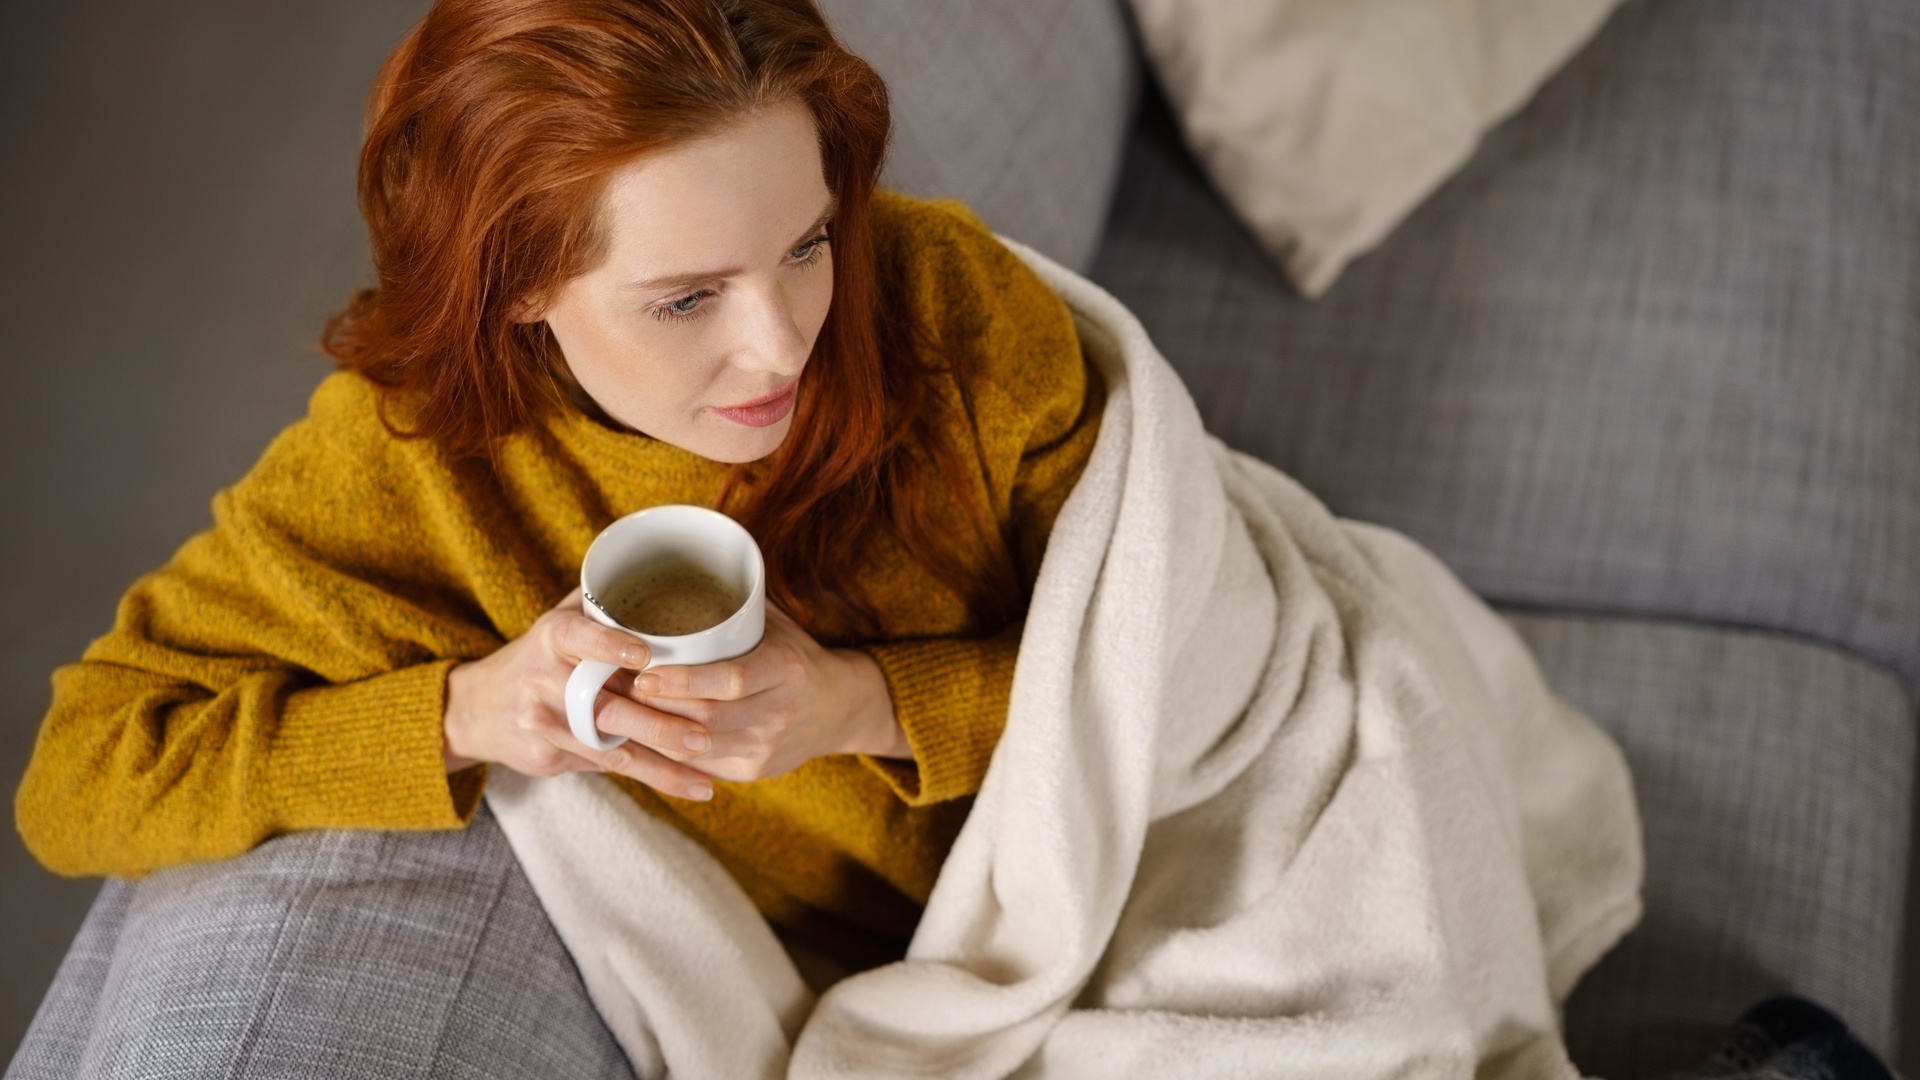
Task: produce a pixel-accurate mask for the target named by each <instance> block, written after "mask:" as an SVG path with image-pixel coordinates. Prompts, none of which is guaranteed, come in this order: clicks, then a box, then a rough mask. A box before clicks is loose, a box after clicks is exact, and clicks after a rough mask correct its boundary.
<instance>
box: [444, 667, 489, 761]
mask: <svg viewBox="0 0 1920 1080" xmlns="http://www.w3.org/2000/svg"><path fill="white" fill-rule="evenodd" d="M472 667H473V662H472V661H468V662H467V663H464V664H455V665H454V666H453V667H452V668H451V669H449V670H448V671H447V713H446V715H445V716H443V717H441V720H440V736H441V738H440V745H441V748H442V749H441V756H442V757H443V758H445V760H446V765H447V771H448V772H449V773H456V772H459V771H460V770H461V769H467V768H471V767H473V766H475V765H478V764H480V762H479V761H478V760H477V759H475V758H470V757H464V756H462V755H461V753H460V750H459V749H458V748H456V744H457V743H464V738H463V736H464V735H465V734H466V728H465V726H464V720H465V717H464V715H463V714H462V709H463V708H464V706H465V705H466V704H467V701H468V699H469V698H470V697H471V694H470V693H469V680H470V679H471V678H472V675H473V672H472V670H471V669H472Z"/></svg>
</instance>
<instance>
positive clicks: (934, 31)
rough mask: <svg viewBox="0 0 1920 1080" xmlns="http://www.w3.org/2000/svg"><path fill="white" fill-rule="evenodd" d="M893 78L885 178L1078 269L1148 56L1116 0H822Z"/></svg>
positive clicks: (844, 32)
mask: <svg viewBox="0 0 1920 1080" xmlns="http://www.w3.org/2000/svg"><path fill="white" fill-rule="evenodd" d="M821 7H822V9H823V10H825V12H826V14H827V18H828V20H829V21H830V22H831V23H832V24H833V27H834V30H835V31H836V32H838V33H839V34H840V35H841V37H842V38H844V39H845V40H846V42H847V44H848V45H849V46H851V47H852V48H853V50H854V51H855V52H858V53H859V54H860V55H861V56H863V57H865V58H866V60H867V62H868V63H870V64H872V65H873V66H874V68H875V69H876V70H878V71H879V72H880V74H881V75H882V76H883V77H884V78H885V79H886V80H887V89H888V92H889V93H890V94H891V96H892V99H893V119H894V132H893V147H892V151H891V156H890V158H889V161H888V165H887V173H886V176H885V178H884V183H886V184H887V185H888V186H889V187H894V188H897V189H899V190H901V191H906V192H910V193H912V194H915V195H923V196H929V197H934V196H938V197H950V198H957V199H961V200H963V201H965V202H966V203H967V204H968V205H970V206H971V207H973V209H974V211H975V212H976V213H978V214H979V215H980V216H981V217H982V218H983V219H985V221H986V222H987V224H989V225H991V226H993V227H994V228H995V229H997V230H999V231H1001V232H1003V233H1006V234H1007V235H1008V236H1011V237H1013V238H1015V239H1017V240H1020V241H1023V242H1025V243H1027V244H1030V245H1032V246H1033V247H1036V248H1038V249H1040V250H1041V251H1043V252H1045V253H1046V254H1048V255H1050V256H1052V257H1053V258H1054V259H1055V260H1057V261H1059V262H1061V263H1064V264H1066V265H1068V266H1071V267H1073V268H1074V269H1076V270H1084V269H1086V265H1087V263H1088V261H1089V260H1091V259H1092V257H1093V250H1094V247H1095V246H1096V245H1097V244H1098V242H1099V239H1100V227H1101V225H1102V223H1103V222H1104V221H1105V220H1106V216H1107V205H1108V203H1109V202H1110V201H1111V199H1112V195H1113V185H1114V181H1115V178H1116V175H1117V173H1118V170H1119V167H1120V153H1121V149H1122V147H1123V146H1124V145H1125V143H1126V134H1127V130H1128V121H1129V120H1130V119H1131V117H1132V115H1133V103H1134V98H1135V91H1136V89H1137V86H1138V83H1139V72H1140V62H1139V58H1138V56H1137V54H1136V53H1135V52H1134V49H1133V45H1132V42H1131V41H1130V39H1129V38H1128V36H1127V26H1126V20H1125V16H1124V15H1123V13H1122V12H1121V9H1120V4H1119V0H1047V2H1045V3H1033V2H1032V0H937V2H935V0H915V2H911V3H902V2H901V0H822V2H821Z"/></svg>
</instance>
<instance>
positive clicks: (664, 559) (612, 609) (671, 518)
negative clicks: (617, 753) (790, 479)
mask: <svg viewBox="0 0 1920 1080" xmlns="http://www.w3.org/2000/svg"><path fill="white" fill-rule="evenodd" d="M580 590H581V593H582V594H583V601H582V607H583V608H584V609H585V611H586V614H587V617H588V618H591V619H593V620H594V621H595V622H597V623H600V624H601V625H603V626H611V627H613V628H615V629H618V630H626V631H629V632H631V633H633V634H635V635H637V636H638V637H639V638H640V640H642V641H644V642H646V643H647V648H648V649H649V650H650V651H651V653H652V656H651V659H650V660H649V663H648V666H649V667H651V666H653V665H654V664H711V663H715V662H717V661H720V660H731V659H733V658H734V657H736V656H744V655H746V654H747V653H749V652H752V651H753V648H754V646H756V645H758V644H760V637H761V635H762V634H763V633H765V632H766V617H767V570H766V563H765V561H764V560H762V559H761V557H760V546H759V545H758V544H756V543H754V542H753V537H752V535H751V534H749V533H748V532H747V530H746V529H745V528H743V527H741V525H740V523H739V522H737V521H735V520H733V519H732V518H730V517H728V516H727V515H725V514H722V513H720V512H719V511H717V510H708V509H707V508H706V507H703V506H678V505H675V506H655V507H650V508H648V509H646V510H641V511H638V512H636V513H632V514H628V515H627V516H626V517H623V518H621V519H620V520H618V521H615V522H614V523H613V524H611V525H608V526H607V527H606V528H604V529H602V530H600V535H598V536H596V537H594V538H593V543H592V544H591V545H589V546H588V548H587V554H586V557H585V558H583V559H582V560H580ZM618 670H619V668H617V667H615V666H614V665H612V664H609V663H605V662H603V661H600V660H582V661H580V663H578V664H576V665H575V666H574V669H573V674H572V675H570V676H568V678H567V727H568V728H570V729H572V731H573V737H574V738H576V739H578V740H580V741H581V742H582V743H585V744H586V745H588V746H591V747H593V748H594V749H596V750H611V749H613V748H614V747H616V746H619V745H620V744H621V743H623V742H625V741H626V738H625V737H624V736H620V735H607V734H604V733H602V732H601V731H600V730H599V728H597V727H596V726H595V725H594V722H593V705H594V701H595V699H597V698H598V697H599V696H600V689H601V687H603V686H605V685H606V682H607V679H608V678H609V677H610V676H612V675H613V673H614V672H615V671H618Z"/></svg>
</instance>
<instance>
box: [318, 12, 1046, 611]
mask: <svg viewBox="0 0 1920 1080" xmlns="http://www.w3.org/2000/svg"><path fill="white" fill-rule="evenodd" d="M782 100H798V101H800V102H802V103H804V104H805V105H806V106H807V108H808V110H809V111H810V112H811V114H812V116H813V120H814V124H815V127H816V130H817V132H818V136H819V140H820V151H821V159H822V164H823V168H824V170H825V173H826V177H825V179H826V183H827V186H828V188H829V189H831V190H832V192H833V193H834V196H835V199H836V203H837V210H836V214H835V218H834V224H833V249H834V257H833V302H832V306H831V307H830V309H829V310H828V313H827V317H826V321H825V323H824V324H823V325H822V327H821V329H820V333H819V335H818V337H817V338H816V340H815V344H814V350H813V355H812V356H811V358H810V359H809V361H808V364H807V380H808V392H807V393H806V394H803V395H801V396H800V400H799V403H798V407H797V409H796V411H795V415H794V421H793V425H792V427H791V428H790V429H789V433H788V435H787V438H786V439H785V441H784V442H783V443H782V445H781V447H780V448H779V450H777V451H776V452H775V453H774V454H773V455H771V456H770V457H769V458H768V459H766V460H764V461H762V462H759V463H755V464H753V465H748V466H736V467H735V468H734V469H733V470H732V471H731V472H730V474H729V480H728V483H727V485H726V491H725V492H723V494H722V496H721V499H720V501H721V502H722V503H727V502H728V501H729V499H730V496H732V495H733V494H734V493H736V492H738V491H740V490H742V489H741V488H740V481H741V480H742V479H744V478H746V477H747V476H749V475H752V476H755V477H756V478H757V479H758V480H759V481H760V483H758V484H756V485H754V487H755V488H756V489H757V490H756V491H755V494H754V495H753V496H751V497H749V498H747V499H746V500H745V501H744V503H743V505H740V506H733V507H729V508H728V509H729V512H731V513H733V514H734V516H735V517H736V518H738V519H739V520H740V521H741V523H742V524H743V525H745V526H746V527H747V528H748V529H749V530H750V531H751V532H752V533H753V534H754V536H755V537H756V538H757V539H758V540H759V542H760V545H761V547H762V549H763V550H764V551H765V553H766V556H767V562H768V570H769V574H768V578H769V586H770V588H771V594H772V596H773V598H774V599H775V600H777V601H778V602H780V603H781V605H782V606H783V607H785V608H787V609H788V610H789V611H791V612H793V613H794V614H795V616H796V617H798V618H800V619H801V620H802V622H804V623H807V624H808V625H809V628H810V629H812V630H814V632H815V633H822V632H823V631H825V632H831V634H832V635H833V636H841V637H844V636H854V635H870V634H873V633H875V632H877V631H878V630H879V629H880V626H879V623H878V615H877V613H876V612H875V611H874V609H873V608H872V606H871V604H870V603H869V601H868V599H867V597H866V595H865V594H864V592H863V591H862V590H861V589H860V588H859V587H858V584H857V582H855V580H854V579H853V576H852V571H853V567H854V565H855V562H856V558H855V556H856V554H857V552H858V551H859V549H860V546H861V541H862V538H863V537H864V536H865V534H866V533H867V532H868V530H869V529H870V528H872V527H873V526H875V525H880V526H882V527H885V528H887V529H889V530H890V531H891V532H893V533H894V535H895V536H897V537H898V538H899V539H900V541H901V542H902V543H903V545H904V546H905V548H906V549H907V551H908V552H909V553H910V554H911V555H913V556H914V557H915V558H916V559H917V560H918V561H920V562H921V563H922V564H923V565H925V566H927V567H928V568H929V569H930V570H931V571H933V572H934V574H935V575H936V576H937V577H938V578H939V579H940V580H941V581H942V582H943V583H945V584H946V585H947V586H948V587H949V588H952V589H953V590H954V591H955V592H956V593H957V594H958V595H959V596H960V597H961V598H962V599H963V600H964V601H966V603H967V605H968V608H969V610H970V612H972V613H973V615H974V617H975V618H976V619H977V620H980V621H981V622H983V623H985V624H987V625H997V624H999V623H1001V622H1004V621H1005V620H1006V619H1007V618H1009V617H1011V615H1012V613H1013V611H1014V608H1013V607H1012V606H1011V605H1012V604H1013V603H1015V602H1017V599H1018V597H1017V592H1018V585H1017V579H1016V578H1015V575H1014V571H1013V569H1012V561H1011V558H1010V556H1009V554H1008V548H1007V545H1006V543H1005V540H1004V538H1003V537H1001V535H1000V532H999V529H998V528H997V527H996V526H995V525H994V523H993V518H992V515H991V512H990V511H989V510H988V509H987V508H986V507H984V506H976V507H972V508H970V516H971V517H972V519H973V520H972V526H973V528H972V529H971V530H970V531H971V532H972V533H973V534H974V535H973V536H971V537H966V536H956V535H955V534H954V530H953V529H952V527H951V525H950V524H948V525H946V526H944V527H943V526H942V524H941V523H940V522H939V521H937V516H938V515H936V514H935V513H934V511H933V507H932V503H931V500H930V498H929V495H930V492H929V486H930V481H931V480H933V479H934V477H939V478H941V479H942V480H944V481H945V484H946V486H949V487H950V488H951V489H952V490H955V491H966V490H969V487H970V485H967V484H965V483H963V482H961V479H962V477H963V476H964V473H965V471H966V463H965V462H964V460H963V459H962V458H961V457H960V455H959V452H958V448H957V447H955V446H953V445H952V442H951V440H949V439H947V438H946V437H945V436H944V435H943V433H942V432H941V431H940V429H939V427H938V425H936V424H935V422H934V418H933V409H932V398H933V395H932V392H931V391H932V380H933V379H934V377H935V374H936V372H935V370H934V368H933V367H932V366H930V365H928V364H926V363H923V362H922V361H921V360H920V359H919V358H918V353H917V350H915V349H914V348H913V342H912V341H911V333H912V332H911V329H910V328H908V327H905V326H903V325H900V324H901V322H902V320H889V319H884V318H882V317H881V316H882V313H881V312H880V311H879V310H878V308H877V306H876V286H875V277H876V275H875V271H874V255H873V250H872V247H871V244H870V241H869V239H868V224H867V219H868V207H869V203H870V201H871V196H872V193H873V189H874V185H875V182H876V181H877V179H878V177H879V173H880V166H881V162H882V159H883V158H884V155H885V150H886V144H887V136H888V130H889V125H890V119H889V114H888V107H887V93H886V87H885V85H884V84H883V83H882V82H881V80H880V77H879V75H878V74H877V73H875V72H874V70H873V69H872V68H871V67H869V66H868V65H867V64H866V62H865V61H863V60H861V59H860V58H859V57H857V56H855V55H854V54H853V53H851V52H850V51H848V50H847V49H846V48H845V47H844V46H842V45H841V44H840V43H839V42H838V41H837V40H836V39H835V38H834V36H833V33H832V31H831V30H829V29H828V27H827V24H826V22H825V20H824V19H823V18H822V17H821V15H820V12H819V11H818V10H817V9H816V8H815V7H814V5H813V3H812V0H437V2H436V3H435V4H434V5H433V8H432V10H430V11H429V12H428V13H427V15H426V17H425V18H424V19H422V20H421V22H420V23H419V24H418V25H417V26H415V27H414V28H413V29H412V31H410V32H409V33H408V35H407V37H406V38H405V40H403V41H402V42H401V43H400V46H399V47H398V48H397V49H396V50H395V51H394V53H393V55H392V56H391V57H389V58H388V60H387V62H386V65H385V66H384V67H383V68H382V69H381V72H380V75H379V77H378V79H377V80H376V82H375V84H374V90H373V93H372V95H371V97H370V99H369V103H368V110H367V113H368V115H367V138H366V144H365V147H364V149H363V151H362V153H361V158H360V204H361V212H362V213H363V214H364V216H365V217H366V220H367V226H368V229H369V232H370V234H371V239H372V248H373V259H374V266H375V269H376V272H377V275H378V278H377V280H378V284H377V286H376V287H374V288H371V289H366V290H362V291H361V292H359V293H358V294H356V295H355V296H354V297H353V298H352V300H351V301H350V302H349V305H348V307H347V308H346V310H344V311H342V312H341V313H340V314H338V315H336V316H334V318H333V319H332V320H331V321H330V322H329V323H328V325H327V331H326V334H325V336H324V338H323V345H324V347H325V348H326V350H327V351H328V352H329V353H330V354H331V355H332V356H333V357H334V359H335V360H336V361H337V363H338V364H339V365H340V366H341V367H343V368H346V369H349V370H353V371H357V372H359V373H360V374H362V375H364V376H365V377H367V378H368V379H370V380H371V381H373V382H374V383H375V384H376V385H378V386H379V387H380V388H381V391H382V393H381V407H382V419H383V421H384V422H386V424H387V427H388V429H389V430H390V431H392V432H393V433H394V434H395V435H396V436H398V437H402V438H420V437H425V438H430V439H432V440H433V441H434V442H436V443H437V444H439V445H441V446H443V447H444V448H446V449H447V450H448V451H449V452H451V453H455V454H461V455H467V454H481V453H486V452H487V451H489V450H490V448H491V447H492V446H493V445H494V444H495V443H496V442H497V441H498V440H499V439H501V438H503V437H505V436H507V435H510V434H512V433H513V432H515V431H518V430H520V429H522V428H523V427H525V426H527V425H528V424H530V423H533V422H534V421H536V420H537V419H538V418H539V417H540V416H542V415H543V414H544V413H546V412H547V411H548V410H551V409H554V408H557V407H559V406H560V403H561V400H562V397H563V395H564V391H563V390H562V388H561V386H562V384H561V383H560V381H559V379H558V378H557V372H558V371H560V370H561V369H562V367H563V365H564V358H563V357H562V356H561V354H560V350H559V347H558V345H557V343H556V342H555V341H554V339H553V337H552V334H551V333H550V332H549V331H548V330H547V327H546V325H545V324H544V323H523V322H519V321H516V319H515V318H514V316H515V315H516V314H517V313H519V312H523V311H525V310H526V309H527V308H528V307H529V306H533V307H537V306H538V305H539V304H540V303H541V302H542V301H543V300H544V299H545V298H546V297H547V296H548V295H550V293H551V292H552V290H554V289H556V288H558V287H559V286H560V285H562V284H564V283H565V282H566V281H568V280H569V279H571V278H573V277H575V276H577V275H579V274H581V273H584V272H585V271H587V270H589V269H591V268H592V267H593V265H594V264H595V263H596V262H597V261H598V260H599V259H600V258H601V257H602V255H603V253H604V247H605V238H604V235H603V233H602V230H601V227H600V224H599V221H598V217H597V212H598V208H599V201H600V196H601V192H602V190H603V189H604V186H605V183H606V180H607V178H608V175H609V174H610V173H611V172H612V171H613V170H614V169H615V168H616V167H618V166H619V165H621V164H623V163H624V162H626V161H629V160H631V159H632V158H633V157H634V156H635V155H636V154H640V153H644V152H645V151H647V150H649V149H654V148H658V147H661V146H663V145H666V144H668V143H672V142H675V141H677V140H683V139H687V138H690V137H693V136H697V135H700V134H703V133H705V132H709V131H711V130H713V129H714V128H716V127H719V126H721V125H723V124H725V123H726V122H727V121H729V120H730V119H734V118H737V117H738V116H739V115H740V114H741V113H743V112H746V111H750V110H754V109H758V108H762V107H765V106H767V105H769V104H773V103H775V102H778V101H782ZM883 356H884V357H885V362H883V359H882V358H883ZM400 411H404V412H405V413H406V423H405V425H402V424H400V423H396V422H395V419H394V416H395V413H396V412H400ZM915 444H918V446H919V447H920V448H922V449H923V450H924V456H921V455H917V454H916V453H915V452H914V451H915ZM929 470H931V475H924V474H927V473H928V471H929ZM734 501H740V500H734ZM983 549H984V550H983ZM983 555H984V558H983V557H982V556H983Z"/></svg>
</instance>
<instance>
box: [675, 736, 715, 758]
mask: <svg viewBox="0 0 1920 1080" xmlns="http://www.w3.org/2000/svg"><path fill="white" fill-rule="evenodd" d="M680 741H681V742H684V743H686V744H687V749H689V750H691V751H693V752H694V753H696V754H704V753H706V752H707V748H708V747H710V746H712V745H713V736H711V735H708V734H707V733H706V732H704V731H689V732H687V737H686V738H684V739H682V740H680Z"/></svg>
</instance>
